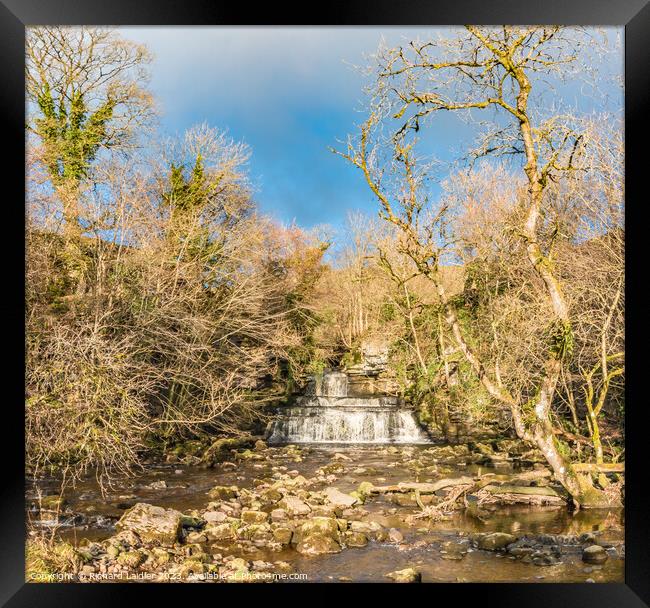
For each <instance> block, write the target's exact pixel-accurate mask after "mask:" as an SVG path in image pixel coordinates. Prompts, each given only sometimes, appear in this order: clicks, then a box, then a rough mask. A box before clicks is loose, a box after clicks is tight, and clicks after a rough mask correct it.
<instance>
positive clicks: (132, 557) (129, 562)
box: [116, 550, 146, 570]
mask: <svg viewBox="0 0 650 608" xmlns="http://www.w3.org/2000/svg"><path fill="white" fill-rule="evenodd" d="M145 559H146V555H145V554H144V553H143V552H142V551H138V550H135V551H124V552H123V553H120V554H119V555H118V556H117V560H116V561H117V563H118V564H120V565H121V566H126V567H127V568H130V569H132V570H133V569H135V568H137V567H138V566H139V565H140V564H142V563H143V562H144V561H145Z"/></svg>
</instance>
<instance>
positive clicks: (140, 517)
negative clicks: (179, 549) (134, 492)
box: [115, 502, 183, 545]
mask: <svg viewBox="0 0 650 608" xmlns="http://www.w3.org/2000/svg"><path fill="white" fill-rule="evenodd" d="M182 522H183V514H182V513H180V512H179V511H175V510H174V509H164V508H163V507H156V506H154V505H149V504H147V503H144V502H139V503H137V504H136V505H134V506H133V507H131V508H130V509H129V510H128V511H127V512H126V513H124V515H122V517H121V518H120V520H119V521H118V522H117V524H116V525H115V527H116V529H117V530H118V531H120V532H121V531H125V530H128V531H131V532H135V533H136V534H137V535H138V536H139V537H140V539H141V540H142V541H143V542H157V543H160V544H161V545H173V544H174V543H175V542H177V541H178V539H179V537H180V534H181V528H182Z"/></svg>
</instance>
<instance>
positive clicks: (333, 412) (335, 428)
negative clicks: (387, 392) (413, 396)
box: [268, 372, 430, 443]
mask: <svg viewBox="0 0 650 608" xmlns="http://www.w3.org/2000/svg"><path fill="white" fill-rule="evenodd" d="M319 380H320V382H317V383H316V385H315V387H314V388H315V390H313V391H311V390H310V391H308V393H307V394H306V395H305V396H303V397H300V398H298V399H297V401H296V405H294V406H292V407H287V408H283V411H282V416H281V417H280V418H278V419H277V420H276V421H275V422H274V423H273V425H272V427H271V431H270V434H269V437H268V441H269V443H429V441H430V440H429V438H428V437H427V435H426V433H425V432H424V431H423V430H422V429H421V428H420V426H419V425H418V423H417V421H416V420H415V416H414V415H413V412H411V411H410V410H406V409H400V407H399V400H398V399H397V398H395V397H389V396H381V397H363V398H360V397H349V396H348V378H347V375H346V374H345V373H342V372H326V373H325V374H323V377H322V379H319ZM309 393H311V395H310V394H309Z"/></svg>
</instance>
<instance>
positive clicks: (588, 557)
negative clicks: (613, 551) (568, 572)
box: [582, 545, 609, 564]
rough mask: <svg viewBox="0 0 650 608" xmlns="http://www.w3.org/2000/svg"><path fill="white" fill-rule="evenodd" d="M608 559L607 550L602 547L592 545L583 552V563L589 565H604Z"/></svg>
mask: <svg viewBox="0 0 650 608" xmlns="http://www.w3.org/2000/svg"><path fill="white" fill-rule="evenodd" d="M608 557H609V555H608V554H607V550H606V549H605V547H601V546H600V545H590V546H589V547H585V548H584V549H583V551H582V561H583V562H586V563H587V564H602V563H604V562H606V561H607V558H608Z"/></svg>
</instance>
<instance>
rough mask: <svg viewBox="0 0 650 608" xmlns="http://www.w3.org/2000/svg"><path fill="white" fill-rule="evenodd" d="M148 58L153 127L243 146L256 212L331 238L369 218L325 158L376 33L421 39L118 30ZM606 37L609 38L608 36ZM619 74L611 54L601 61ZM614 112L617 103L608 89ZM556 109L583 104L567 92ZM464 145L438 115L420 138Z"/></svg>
mask: <svg viewBox="0 0 650 608" xmlns="http://www.w3.org/2000/svg"><path fill="white" fill-rule="evenodd" d="M121 32H122V33H123V35H124V36H125V37H126V38H130V39H132V40H135V41H138V42H143V43H145V44H146V45H147V46H148V47H149V49H150V50H151V51H152V52H153V54H154V56H155V59H154V63H153V65H152V81H151V89H152V91H153V93H154V94H155V96H156V98H157V100H158V103H159V105H160V108H161V110H162V119H161V120H162V127H163V129H164V130H165V131H166V132H168V133H170V134H174V133H181V132H182V131H184V130H185V129H187V128H188V127H190V126H192V125H194V124H196V123H200V122H204V121H206V122H208V123H209V124H210V125H211V126H214V127H218V128H221V129H227V130H228V132H229V134H230V135H231V136H232V137H233V138H235V139H237V140H242V141H245V142H246V143H247V144H248V145H249V146H250V147H251V148H252V158H251V161H250V166H249V169H250V174H251V178H252V180H253V183H254V184H255V186H256V190H257V191H256V195H255V196H256V200H257V203H258V205H259V207H260V209H261V210H262V211H263V212H264V213H268V214H271V215H273V216H274V217H276V218H277V219H278V220H280V221H283V222H285V223H290V222H292V221H294V220H295V221H296V222H297V223H298V224H299V225H301V226H304V227H312V226H314V225H317V224H330V225H332V226H333V227H334V228H335V229H337V228H340V227H341V226H342V224H343V222H344V221H345V216H346V214H347V212H348V211H350V210H361V211H365V212H368V213H375V212H376V210H377V203H376V201H375V200H374V199H373V198H372V196H371V193H370V192H369V190H368V188H367V186H366V185H365V183H364V182H363V179H362V175H361V174H360V172H359V171H358V170H355V169H354V168H353V167H351V166H350V165H348V164H347V163H346V162H345V161H344V160H343V159H342V158H340V157H338V156H335V155H334V154H333V153H332V152H330V151H329V150H328V147H329V146H334V147H336V146H337V139H345V137H346V136H347V134H348V133H353V132H354V130H355V125H356V124H358V123H360V122H361V121H362V120H363V114H361V113H360V112H359V110H360V108H361V106H362V100H363V91H362V87H363V84H364V79H363V76H362V75H361V74H360V72H359V71H358V70H355V69H354V68H353V67H352V66H353V65H365V63H366V61H365V60H364V54H368V53H372V52H374V51H375V50H376V48H377V46H378V45H379V42H380V39H381V37H382V35H383V36H384V37H385V38H386V39H387V40H388V41H389V42H400V41H401V42H405V41H408V40H410V39H413V38H414V37H416V36H417V35H418V34H419V35H420V36H421V37H423V36H425V35H426V34H427V32H431V29H429V30H423V29H407V28H387V27H384V28H369V27H368V28H351V27H347V28H343V27H338V28H302V27H300V28H298V27H294V28H263V27H257V28H230V27H228V28H217V27H149V28H139V27H138V28H136V27H125V28H121ZM608 35H609V37H610V38H612V39H613V38H614V37H615V35H616V31H615V30H611V31H609V34H608ZM607 70H608V71H609V73H612V74H622V55H621V54H620V53H618V54H613V55H612V56H609V57H608V58H607ZM604 86H605V90H606V92H609V93H612V94H613V98H614V101H613V106H614V108H617V107H619V106H620V107H621V108H622V98H621V96H620V93H619V92H617V91H616V90H615V89H614V88H613V87H612V86H611V84H606V85H604ZM561 95H562V96H563V98H564V101H565V103H568V104H569V105H571V104H580V105H581V107H582V109H585V108H586V109H589V108H590V106H591V104H592V102H591V101H590V100H589V99H587V98H586V97H585V96H584V94H583V92H582V91H581V90H579V89H577V88H574V89H571V87H570V86H569V87H568V88H567V89H566V90H564V91H563V92H562V93H561ZM470 136H471V133H470V131H469V129H468V128H467V127H466V126H465V125H463V124H462V123H460V121H459V120H458V119H457V118H455V117H454V116H453V115H451V114H449V113H447V114H446V115H445V117H442V118H440V119H438V120H437V121H436V122H435V124H434V125H432V127H431V128H430V130H429V131H428V132H427V134H426V137H430V138H431V139H430V145H431V147H430V150H431V151H432V152H434V153H435V154H436V156H438V157H439V158H443V159H450V158H451V157H452V156H454V155H455V154H456V153H457V151H458V150H459V149H460V148H461V147H462V145H463V142H464V141H468V140H469V138H470Z"/></svg>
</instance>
